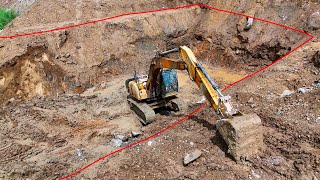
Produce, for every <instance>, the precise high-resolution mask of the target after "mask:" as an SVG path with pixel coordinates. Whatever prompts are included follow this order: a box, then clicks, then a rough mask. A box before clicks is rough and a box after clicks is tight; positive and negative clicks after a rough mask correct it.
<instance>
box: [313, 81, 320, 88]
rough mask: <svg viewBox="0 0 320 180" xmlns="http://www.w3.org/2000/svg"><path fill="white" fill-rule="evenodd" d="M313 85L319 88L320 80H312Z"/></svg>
mask: <svg viewBox="0 0 320 180" xmlns="http://www.w3.org/2000/svg"><path fill="white" fill-rule="evenodd" d="M314 87H316V88H320V80H318V81H315V82H314Z"/></svg>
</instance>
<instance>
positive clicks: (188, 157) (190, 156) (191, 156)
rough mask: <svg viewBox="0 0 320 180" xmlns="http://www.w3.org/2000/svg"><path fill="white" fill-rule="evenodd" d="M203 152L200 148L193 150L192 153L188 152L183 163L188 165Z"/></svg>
mask: <svg viewBox="0 0 320 180" xmlns="http://www.w3.org/2000/svg"><path fill="white" fill-rule="evenodd" d="M201 154H202V152H201V151H200V150H199V149H196V150H194V151H192V152H191V153H187V154H186V155H185V156H184V158H183V165H185V166H186V165H188V164H190V163H191V162H193V161H195V160H196V159H198V158H199V157H200V156H201Z"/></svg>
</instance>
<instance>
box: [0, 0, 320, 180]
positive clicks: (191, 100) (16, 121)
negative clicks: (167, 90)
mask: <svg viewBox="0 0 320 180" xmlns="http://www.w3.org/2000/svg"><path fill="white" fill-rule="evenodd" d="M199 2H200V3H206V4H208V5H210V6H214V7H217V8H222V9H228V10H232V11H236V12H240V13H245V14H249V15H255V16H257V17H261V18H264V19H269V20H271V21H276V22H279V23H282V24H286V25H289V26H293V27H297V28H299V29H303V30H305V31H308V32H310V33H312V34H313V35H315V36H317V35H319V30H317V29H315V28H313V27H310V26H309V25H310V24H308V18H309V16H311V15H312V14H313V13H315V12H317V11H318V9H319V5H318V4H317V2H314V1H267V0H261V1H255V2H252V1H241V2H238V1H230V2H225V1H169V0H166V1H146V0H141V1H138V2H136V1H135V2H127V1H117V2H113V1H109V0H100V1H90V2H89V1H81V0H80V1H66V0H59V1H53V0H49V1H42V0H39V1H36V2H35V3H33V5H32V6H29V8H27V9H25V10H24V11H23V14H22V15H21V16H19V17H18V18H17V19H16V20H15V21H14V22H12V23H11V24H10V25H9V26H7V27H6V28H5V30H4V31H2V32H0V35H1V36H4V35H12V34H16V33H26V32H32V31H38V30H44V29H50V28H56V27H61V26H66V25H70V24H74V23H79V22H84V21H88V20H92V19H98V18H103V17H108V16H112V15H117V14H121V13H128V12H132V11H146V10H149V9H161V8H163V7H172V6H177V5H185V4H189V3H199ZM10 3H14V2H10ZM62 14H63V16H62ZM312 17H313V16H312ZM245 20H246V19H245V18H242V17H238V16H234V15H228V14H225V13H218V12H214V11H209V10H206V9H202V8H189V9H181V10H178V11H168V12H162V13H152V14H145V15H143V16H133V17H126V18H120V19H116V20H112V21H108V22H104V23H97V24H93V25H88V26H82V27H78V28H75V29H69V30H65V31H59V32H55V33H48V34H43V35H39V36H30V37H23V38H18V39H1V40H0V92H1V94H0V104H1V105H0V111H1V112H0V130H1V131H0V144H1V146H0V154H1V155H0V159H1V160H0V179H27V178H29V179H56V178H59V177H62V176H64V175H67V174H70V173H72V172H74V171H75V170H77V169H79V168H81V167H83V166H85V165H87V164H88V163H90V162H92V161H94V160H96V159H97V158H99V157H101V156H103V155H105V154H107V153H109V152H111V151H113V150H116V149H117V148H116V147H113V146H112V144H110V142H111V141H112V139H113V137H114V134H117V133H121V134H126V135H129V134H131V132H132V131H141V132H142V135H141V136H138V137H130V138H129V140H128V141H127V142H124V143H123V144H122V147H124V146H126V145H128V144H130V143H132V142H136V141H138V140H140V139H143V138H145V137H148V136H150V135H151V134H153V133H155V132H158V131H159V130H160V129H162V128H164V127H166V126H168V125H170V124H172V123H173V122H175V120H177V119H179V118H180V117H182V116H183V115H185V114H187V113H188V112H190V111H192V110H193V109H195V108H196V107H198V106H199V105H198V104H197V103H196V102H197V101H199V100H200V99H201V98H202V94H201V92H200V91H199V90H198V89H197V88H196V86H193V85H192V84H193V82H192V81H191V80H190V79H189V77H188V75H187V73H186V72H179V73H178V75H179V86H180V89H179V90H180V93H179V95H178V100H177V103H178V104H179V106H180V109H181V111H180V112H177V113H173V112H171V113H170V112H164V113H161V114H160V113H159V114H157V115H156V116H157V120H156V121H155V122H154V123H152V124H150V125H148V126H142V125H141V123H140V122H139V119H138V117H137V115H135V114H134V113H133V112H132V111H131V110H130V108H129V106H128V104H127V102H126V101H127V100H126V98H127V92H126V89H125V87H124V82H125V80H126V79H127V78H131V77H132V75H133V72H134V70H136V71H137V72H138V74H146V72H147V69H148V66H149V62H150V60H151V58H152V57H153V56H154V55H155V54H156V53H157V51H163V50H168V49H171V48H174V47H177V46H179V45H187V46H189V47H191V48H192V49H193V51H194V52H195V54H196V56H197V57H198V60H199V61H201V62H202V63H203V64H204V65H205V67H206V68H207V69H208V72H209V74H210V75H211V76H212V77H213V78H214V79H215V80H216V81H217V83H218V84H219V85H220V86H221V87H225V86H227V85H229V84H231V83H232V82H234V81H237V80H239V79H241V78H242V77H243V76H245V75H246V74H249V73H252V72H254V71H255V70H257V69H259V68H261V67H264V66H265V65H267V64H270V63H272V62H273V61H275V60H276V59H277V58H279V57H281V56H282V55H284V54H285V53H287V52H289V51H291V50H292V49H293V48H295V47H296V46H297V45H299V44H300V43H301V42H303V41H304V40H306V39H307V37H305V36H303V35H300V34H298V33H295V32H292V31H289V30H284V29H283V28H280V27H276V26H274V25H268V24H265V23H262V22H258V21H255V22H254V25H253V27H252V29H251V30H249V31H243V25H244V22H245ZM313 22H316V21H313ZM319 47H320V44H319V43H318V42H317V39H316V40H314V41H313V42H310V43H308V44H307V45H306V46H304V47H303V48H301V49H299V50H298V51H296V52H295V53H293V54H292V55H291V56H289V57H287V58H285V59H284V60H283V61H280V62H278V63H277V64H276V65H275V66H273V67H271V68H270V69H268V70H266V71H264V72H262V73H259V74H258V75H256V76H254V77H252V78H251V79H249V80H246V81H244V82H241V83H239V84H237V85H236V86H234V87H232V88H230V89H228V90H227V91H225V92H224V93H225V94H226V95H228V94H229V95H231V96H232V100H233V102H234V104H235V105H236V107H237V108H239V109H240V110H241V112H243V113H245V114H250V113H256V114H258V115H259V117H260V118H261V120H262V125H263V127H262V128H263V135H264V136H263V137H264V144H265V149H264V150H263V151H261V152H260V153H259V154H258V155H257V156H253V157H248V158H246V159H245V160H244V161H243V162H241V163H236V162H235V161H234V160H233V159H232V158H231V156H230V154H229V153H228V147H227V145H226V143H225V142H224V141H223V139H222V137H221V135H220V134H219V133H218V131H217V129H216V126H215V124H216V121H217V120H218V117H216V116H215V113H214V111H213V110H212V109H211V108H210V107H209V106H206V107H205V108H204V109H203V110H202V111H200V112H199V113H197V114H196V115H194V116H192V117H191V118H189V119H188V120H186V121H184V122H183V123H181V124H179V125H177V126H175V127H174V128H173V129H171V130H169V131H167V132H165V133H164V134H162V135H160V136H157V137H155V138H154V139H150V140H149V141H148V142H146V143H143V144H141V145H137V146H135V147H133V148H131V149H128V150H125V151H123V152H121V153H119V154H116V155H114V156H111V157H109V158H107V159H105V160H104V161H102V162H100V163H97V164H96V165H94V166H92V167H90V168H89V169H87V170H86V171H84V172H83V173H81V174H79V175H78V176H76V177H75V179H106V178H108V179H315V180H316V179H319V178H320V174H319V173H320V169H319V167H320V157H319V154H320V152H319V149H320V147H319V144H320V139H319V133H320V131H319V129H320V127H319V126H320V124H319V121H320V120H319V118H320V111H319V110H320V106H319V105H320V102H319V101H320V99H319V93H320V89H319V88H318V87H316V86H315V85H314V82H315V81H317V80H319V74H320V70H319V67H318V61H317V55H315V54H316V52H317V51H318V49H319ZM301 87H304V88H310V89H311V91H308V92H306V93H298V88H301ZM285 90H291V91H293V92H294V93H293V94H292V95H290V96H286V97H280V95H281V94H282V93H283V91H285ZM195 149H199V150H201V151H202V155H201V157H200V158H199V159H197V160H196V161H194V162H192V163H191V164H189V165H188V166H183V157H184V155H185V154H186V153H188V152H192V151H193V150H195ZM79 152H81V153H79Z"/></svg>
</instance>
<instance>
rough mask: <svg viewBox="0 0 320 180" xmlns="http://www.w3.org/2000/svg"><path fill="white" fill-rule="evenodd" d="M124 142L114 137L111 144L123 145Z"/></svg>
mask: <svg viewBox="0 0 320 180" xmlns="http://www.w3.org/2000/svg"><path fill="white" fill-rule="evenodd" d="M122 143H123V142H122V140H120V139H112V140H111V142H110V145H111V146H113V147H121V145H122Z"/></svg>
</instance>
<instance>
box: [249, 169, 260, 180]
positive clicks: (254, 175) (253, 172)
mask: <svg viewBox="0 0 320 180" xmlns="http://www.w3.org/2000/svg"><path fill="white" fill-rule="evenodd" d="M251 175H252V176H253V177H255V178H256V179H260V178H261V176H260V175H259V174H257V173H256V172H255V171H254V170H251Z"/></svg>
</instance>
